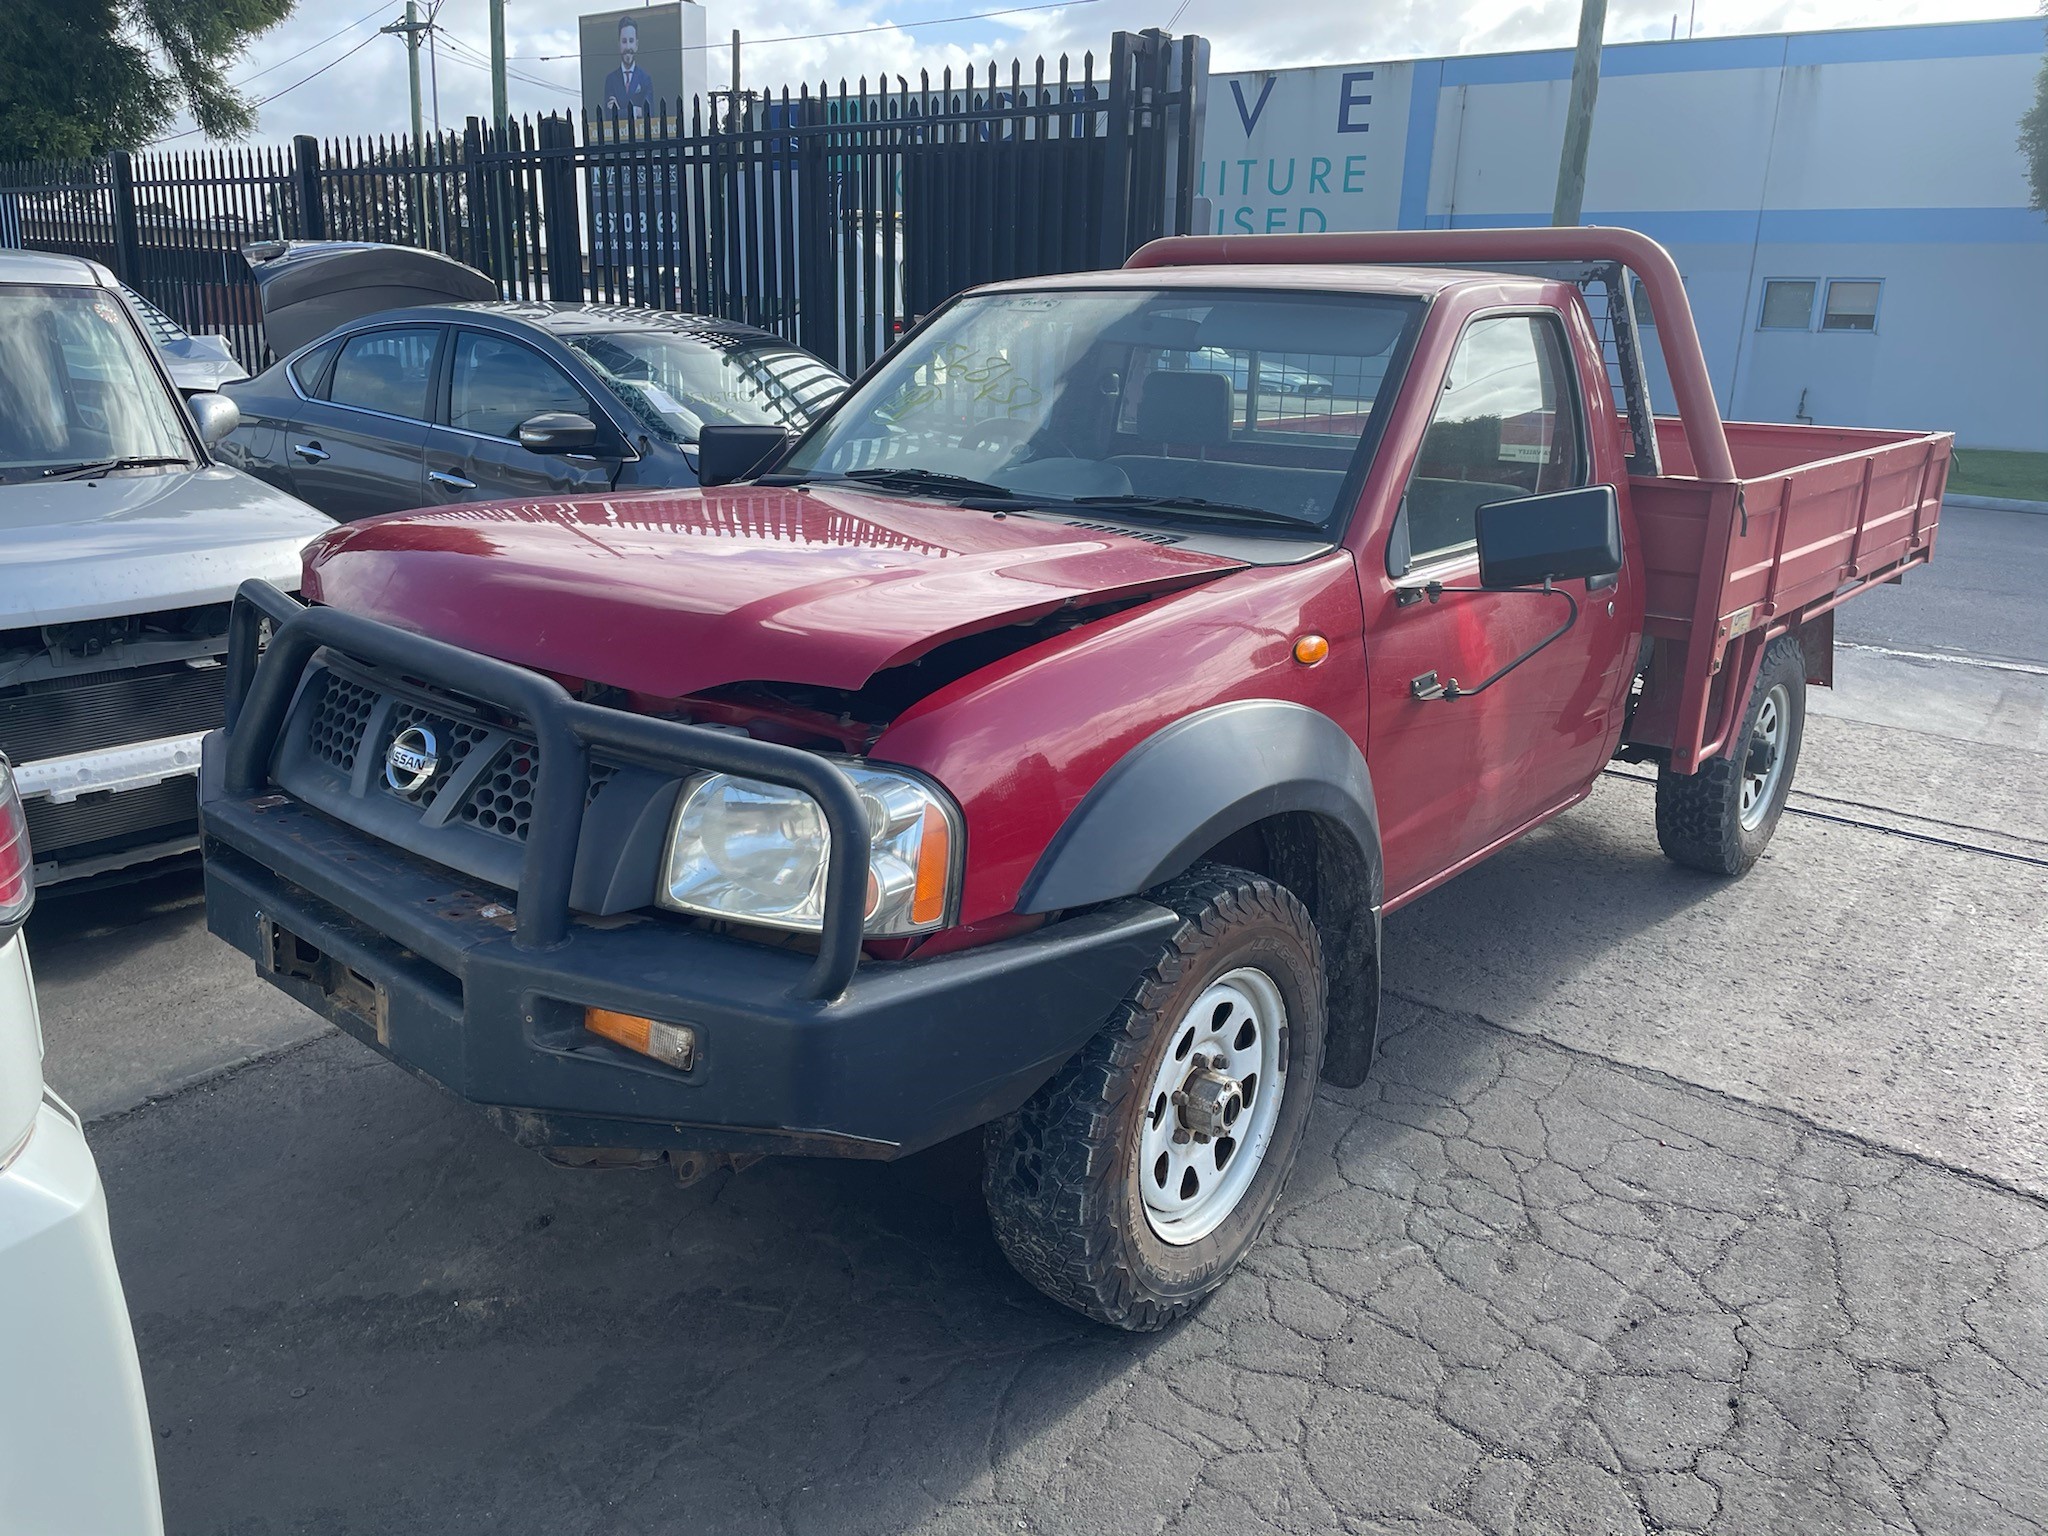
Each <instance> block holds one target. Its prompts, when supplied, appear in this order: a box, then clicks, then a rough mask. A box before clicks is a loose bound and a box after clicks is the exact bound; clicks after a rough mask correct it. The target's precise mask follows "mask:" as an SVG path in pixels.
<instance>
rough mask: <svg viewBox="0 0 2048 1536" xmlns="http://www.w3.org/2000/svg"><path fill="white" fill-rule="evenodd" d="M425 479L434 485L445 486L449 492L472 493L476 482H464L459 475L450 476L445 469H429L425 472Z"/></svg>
mask: <svg viewBox="0 0 2048 1536" xmlns="http://www.w3.org/2000/svg"><path fill="white" fill-rule="evenodd" d="M427 478H428V479H429V480H431V481H433V482H434V484H436V485H442V486H446V487H447V488H448V489H449V490H451V491H473V490H475V489H476V482H475V481H474V480H465V479H463V478H462V476H460V475H451V474H449V473H448V471H447V470H445V469H430V470H428V471H427Z"/></svg>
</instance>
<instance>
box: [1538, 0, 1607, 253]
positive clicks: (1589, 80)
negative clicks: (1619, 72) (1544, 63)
mask: <svg viewBox="0 0 2048 1536" xmlns="http://www.w3.org/2000/svg"><path fill="white" fill-rule="evenodd" d="M1606 30H1607V0H1580V4H1579V47H1578V51H1577V52H1576V53H1575V54H1573V56H1572V97H1571V105H1570V106H1569V107H1568V108H1566V110H1565V119H1564V154H1563V156H1562V157H1561V158H1560V159H1559V160H1558V162H1557V197H1556V199H1555V200H1554V201H1553V202H1552V203H1551V205H1550V222H1551V223H1552V224H1558V225H1572V224H1577V223H1578V222H1579V216H1580V214H1581V213H1582V212H1583V211H1584V209H1585V206H1586V150H1587V148H1588V147H1589V146H1590V145H1591V144H1592V142H1593V103H1594V101H1595V99H1597V98H1598V96H1599V95H1600V38H1601V35H1602V34H1603V33H1605V32H1606Z"/></svg>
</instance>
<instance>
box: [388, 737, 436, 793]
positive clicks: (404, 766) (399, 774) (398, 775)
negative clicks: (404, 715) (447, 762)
mask: <svg viewBox="0 0 2048 1536" xmlns="http://www.w3.org/2000/svg"><path fill="white" fill-rule="evenodd" d="M440 766H441V759H440V758H439V757H438V756H437V755H436V754H435V750H434V733H433V732H432V731H430V730H428V729H427V728H426V727H425V726H423V725H409V726H407V727H406V728H405V729H404V730H402V731H400V732H399V733H398V734H397V735H396V736H394V737H393V738H392V740H391V748H390V750H389V751H387V752H386V753H385V754H384V782H385V783H386V784H389V785H390V786H391V787H392V788H393V789H395V790H397V791H398V792H399V793H400V794H401V795H416V794H418V793H419V792H420V791H421V790H423V789H425V788H426V787H427V785H428V784H429V783H431V782H432V780H433V777H434V770H435V769H436V768H438V767H440Z"/></svg>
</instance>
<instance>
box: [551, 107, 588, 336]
mask: <svg viewBox="0 0 2048 1536" xmlns="http://www.w3.org/2000/svg"><path fill="white" fill-rule="evenodd" d="M540 153H541V161H540V168H541V169H540V212H541V225H542V232H543V234H544V235H545V237H546V239H547V243H548V264H547V273H548V297H549V298H551V299H555V300H558V301H564V302H570V303H574V302H577V301H580V300H581V299H582V297H583V220H582V218H581V217H580V216H579V214H578V211H577V206H576V131H575V129H574V128H572V127H571V126H570V125H569V120H568V119H567V118H565V117H563V116H562V115H561V114H559V113H550V114H548V116H546V117H544V118H542V119H541V120H540Z"/></svg>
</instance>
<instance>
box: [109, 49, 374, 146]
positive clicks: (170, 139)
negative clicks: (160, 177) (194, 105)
mask: <svg viewBox="0 0 2048 1536" xmlns="http://www.w3.org/2000/svg"><path fill="white" fill-rule="evenodd" d="M379 36H381V34H380V33H376V32H372V33H371V34H370V35H369V36H368V37H366V38H364V39H363V40H362V41H361V42H359V43H357V44H356V45H355V47H353V48H351V49H349V51H348V52H347V53H344V54H340V55H338V56H337V57H335V58H332V59H329V60H328V61H327V62H326V63H325V64H322V65H321V66H320V67H319V68H318V69H316V70H314V71H313V73H311V74H310V75H307V76H305V77H304V78H303V79H299V80H294V81H293V82H292V83H291V84H290V85H288V86H286V87H285V88H284V89H283V90H281V91H272V92H271V93H270V94H269V95H268V96H266V97H264V98H263V99H262V100H261V101H258V102H253V103H251V109H252V110H257V109H261V108H263V107H267V106H269V105H270V104H271V103H272V102H273V101H276V100H278V99H279V98H280V97H284V96H289V95H291V93H292V92H293V91H296V90H297V89H298V88H299V87H300V86H302V85H307V84H310V83H311V82H313V81H315V80H318V79H319V78H320V77H321V76H322V75H324V74H326V73H327V71H329V70H330V69H332V68H334V66H335V65H337V64H339V63H341V62H342V61H343V60H345V59H352V58H354V57H355V56H356V55H357V54H359V53H361V52H362V51H363V50H364V49H365V48H367V47H369V46H370V44H372V43H374V42H375V41H377V39H378V37H379ZM202 131H203V130H201V129H198V128H187V129H186V130H185V131H184V132H183V133H173V134H167V135H165V136H164V137H163V138H161V139H151V140H150V141H149V142H148V143H147V144H145V145H143V146H142V147H143V148H144V149H155V148H156V147H157V145H159V144H174V143H176V142H177V141H178V140H179V139H189V138H191V137H192V135H193V134H195V133H199V132H202Z"/></svg>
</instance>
